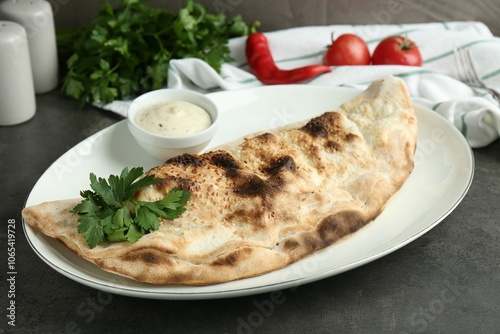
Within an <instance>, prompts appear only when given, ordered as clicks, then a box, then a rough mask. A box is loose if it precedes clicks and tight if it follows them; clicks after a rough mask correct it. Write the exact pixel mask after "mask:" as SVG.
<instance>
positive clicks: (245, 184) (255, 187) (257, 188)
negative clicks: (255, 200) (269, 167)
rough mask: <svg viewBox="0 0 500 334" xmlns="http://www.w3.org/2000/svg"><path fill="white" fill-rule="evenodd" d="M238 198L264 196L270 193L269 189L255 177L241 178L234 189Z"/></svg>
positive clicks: (262, 181) (252, 175)
mask: <svg viewBox="0 0 500 334" xmlns="http://www.w3.org/2000/svg"><path fill="white" fill-rule="evenodd" d="M233 191H234V193H235V194H237V195H239V196H264V195H266V194H269V193H271V192H272V189H271V187H270V186H269V185H268V184H267V183H266V182H265V181H264V180H262V179H261V178H260V177H258V176H257V175H254V174H251V175H249V176H247V177H242V178H241V179H240V180H239V182H238V183H237V184H236V186H235V188H234V190H233Z"/></svg>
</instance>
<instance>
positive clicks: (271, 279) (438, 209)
mask: <svg viewBox="0 0 500 334" xmlns="http://www.w3.org/2000/svg"><path fill="white" fill-rule="evenodd" d="M359 93H360V91H359V90H354V89H350V88H342V87H317V86H304V85H292V86H267V87H259V88H252V89H248V90H241V91H226V92H217V93H212V94H209V95H210V96H211V97H212V98H213V99H214V101H215V102H216V103H217V104H218V105H219V106H220V108H221V110H222V114H221V119H220V121H221V122H220V130H219V133H218V134H217V135H216V136H215V138H214V139H213V141H212V143H211V144H210V147H215V146H218V145H220V144H223V143H226V142H231V141H234V140H236V139H239V138H241V137H242V136H245V135H247V134H251V133H254V132H259V131H263V130H267V129H271V128H276V127H280V126H283V125H286V124H289V123H295V122H298V121H303V120H306V119H309V118H312V117H314V116H317V115H319V114H321V113H323V112H325V111H328V110H333V109H335V108H336V107H337V106H338V105H340V104H341V103H343V102H345V101H347V100H350V99H352V98H353V97H355V96H356V95H358V94H359ZM415 109H416V114H417V118H418V121H419V132H418V143H417V146H418V148H417V152H416V156H415V169H414V171H413V173H412V175H411V176H410V178H409V179H408V181H407V182H406V183H405V184H404V186H403V187H402V189H401V190H400V191H399V192H398V193H397V194H396V196H394V197H393V199H392V200H391V201H390V203H389V204H388V205H387V207H386V209H385V210H384V212H383V213H382V214H381V215H380V216H379V217H378V218H377V219H376V220H375V221H374V222H372V223H370V224H368V225H367V226H366V227H364V228H363V229H361V230H360V231H358V232H356V233H355V234H354V235H352V236H350V237H349V238H346V239H345V240H343V241H341V242H339V243H337V244H335V245H333V246H330V247H328V248H327V249H324V250H322V251H319V252H317V253H315V254H313V255H311V256H309V257H307V258H305V259H303V260H301V261H298V262H296V263H294V264H292V265H290V266H288V267H286V268H283V269H280V270H277V271H274V272H271V273H269V274H265V275H262V276H258V277H254V278H248V279H242V280H238V281H233V282H228V283H223V284H217V285H210V286H183V285H158V286H156V285H151V284H145V283H139V282H135V281H133V280H130V279H127V278H123V277H121V276H118V275H114V274H111V273H108V272H105V271H103V270H101V269H100V268H98V267H97V266H95V265H93V264H91V263H89V262H87V261H85V260H83V259H81V258H79V257H78V256H77V255H75V254H74V253H73V252H71V251H70V250H68V249H67V248H66V247H65V246H63V245H62V244H61V243H60V242H58V241H57V240H54V239H51V238H48V237H45V236H43V235H41V234H40V233H39V232H37V231H35V230H34V229H32V228H31V227H30V226H27V225H26V224H23V226H24V230H25V233H26V236H27V239H28V241H29V243H30V245H31V247H32V248H33V250H34V251H35V252H36V253H37V254H38V256H40V258H41V259H42V260H43V261H45V262H46V263H47V264H48V265H49V266H51V267H52V268H54V269H55V270H57V271H58V272H60V273H61V274H63V275H65V276H67V277H69V278H70V279H73V280H75V281H77V282H80V283H82V284H84V285H87V286H90V287H93V288H96V289H100V290H104V291H107V292H111V293H116V294H122V295H127V296H134V297H141V298H155V299H209V298H226V297H235V296H244V295H251V294H257V293H264V292H269V291H274V290H280V289H285V288H290V287H294V286H298V285H301V284H305V283H309V282H313V281H317V280H320V279H323V278H326V277H330V276H333V275H336V274H339V273H341V272H344V271H347V270H350V269H353V268H355V267H358V266H360V265H363V264H366V263H368V262H370V261H373V260H375V259H377V258H380V257H382V256H384V255H386V254H389V253H391V252H393V251H395V250H397V249H399V248H400V247H402V246H404V245H406V244H408V243H409V242H411V241H412V240H415V239H416V238H418V237H419V236H421V235H422V234H424V233H426V232H427V231H429V230H430V229H432V228H433V227H434V226H436V225H437V224H438V223H439V222H441V221H442V220H443V219H444V218H445V217H446V216H447V215H449V214H450V213H451V212H452V210H453V209H454V208H455V207H456V206H457V205H458V204H459V203H460V201H461V200H462V199H463V197H464V196H465V194H466V193H467V191H468V189H469V187H470V184H471V182H472V178H473V172H474V160H473V155H472V151H471V149H470V148H469V145H468V144H467V142H466V140H465V139H464V137H463V136H462V134H461V133H460V132H459V131H458V130H457V129H456V128H455V127H454V126H453V125H452V124H451V123H449V122H448V121H447V120H445V119H444V118H442V117H441V116H439V115H437V114H436V113H434V112H433V111H431V110H428V109H425V108H423V107H420V106H415ZM210 147H209V148H208V149H210ZM160 163H161V161H158V160H155V159H153V158H151V157H150V156H148V155H147V154H146V153H144V152H143V151H142V150H141V148H140V147H139V146H138V145H137V144H136V142H135V141H134V139H133V138H132V136H131V135H130V133H129V132H128V129H127V126H126V121H121V122H118V123H116V124H114V125H112V126H110V127H108V128H106V129H104V130H102V131H100V132H98V133H96V134H95V135H93V136H91V137H89V138H87V139H86V140H84V141H82V142H81V143H79V144H78V145H76V146H75V147H73V148H72V149H70V150H69V151H68V152H66V153H65V154H64V155H62V156H61V157H60V158H59V159H58V160H57V161H55V162H54V163H53V164H52V165H51V166H50V167H49V168H48V170H47V171H46V172H45V173H44V174H43V175H42V176H41V177H40V179H39V180H38V182H37V183H36V184H35V186H34V188H33V190H32V191H31V193H30V195H29V197H28V199H27V201H26V206H30V205H35V204H38V203H41V202H44V201H50V200H58V199H66V198H78V197H79V192H80V190H84V189H89V174H90V173H91V172H93V173H96V174H97V175H98V176H101V177H107V176H108V175H109V174H118V173H119V172H120V171H121V170H122V169H123V168H124V167H125V166H128V167H129V168H130V167H144V168H145V170H147V169H149V168H151V167H154V166H156V165H158V164H160Z"/></svg>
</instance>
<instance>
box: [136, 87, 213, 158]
mask: <svg viewBox="0 0 500 334" xmlns="http://www.w3.org/2000/svg"><path fill="white" fill-rule="evenodd" d="M169 101H186V102H190V103H193V104H195V105H198V106H199V107H201V108H203V109H205V110H206V111H207V112H208V114H209V115H210V117H211V118H212V124H211V125H210V126H209V127H208V128H207V129H205V130H203V131H201V132H198V133H195V134H191V135H186V136H178V137H173V136H162V135H158V134H154V133H152V132H149V131H146V130H144V129H143V128H141V127H140V126H139V125H138V124H137V123H136V122H135V116H136V115H137V113H138V112H139V111H140V110H143V109H144V108H147V107H149V106H151V105H154V104H158V103H161V102H169ZM127 119H128V121H127V123H128V128H129V130H130V132H131V133H132V135H133V136H134V138H135V140H136V141H137V143H138V144H139V145H140V146H141V147H142V148H143V149H144V150H145V151H146V152H148V153H149V154H150V155H152V156H153V157H155V158H157V159H160V160H168V159H170V158H172V157H174V156H177V155H180V154H183V153H191V154H193V153H199V152H201V151H202V150H203V149H204V148H205V147H206V146H207V145H208V143H209V142H210V140H211V139H212V138H213V136H214V135H215V133H216V132H217V127H218V124H219V110H218V108H217V105H216V104H215V103H214V102H213V101H212V100H211V99H209V98H208V97H206V96H205V95H203V94H200V93H197V92H193V91H189V90H182V89H159V90H155V91H151V92H148V93H145V94H143V95H141V96H139V97H137V98H136V99H135V100H134V101H132V103H131V104H130V106H129V108H128V114H127Z"/></svg>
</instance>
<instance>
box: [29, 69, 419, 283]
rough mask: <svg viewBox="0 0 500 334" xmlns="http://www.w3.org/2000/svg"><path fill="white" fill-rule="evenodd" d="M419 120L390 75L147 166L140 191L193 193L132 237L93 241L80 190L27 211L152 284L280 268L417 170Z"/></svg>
mask: <svg viewBox="0 0 500 334" xmlns="http://www.w3.org/2000/svg"><path fill="white" fill-rule="evenodd" d="M416 138H417V119H416V116H415V113H414V109H413V107H412V104H411V102H410V98H409V95H408V91H407V88H406V86H405V84H404V82H403V81H402V80H401V79H399V78H396V77H393V76H387V77H384V78H382V79H380V80H378V81H376V82H373V83H372V84H371V85H370V86H369V87H368V88H367V89H366V90H365V91H364V92H362V93H361V94H360V95H359V96H357V97H355V98H354V99H352V100H351V101H348V102H346V103H344V104H343V105H341V106H340V107H339V108H337V110H335V111H327V112H325V113H324V114H322V115H320V116H318V117H316V118H313V119H311V120H310V121H308V122H307V123H303V124H300V125H297V126H295V127H293V128H290V127H288V128H286V129H280V130H277V131H271V132H266V133H261V134H258V135H253V136H249V137H247V138H245V139H244V140H242V141H240V142H239V143H236V144H234V145H232V146H231V147H226V148H225V149H216V150H212V151H209V152H207V153H203V154H199V155H193V154H184V155H180V156H177V157H174V158H172V159H170V160H168V161H166V162H165V163H164V164H162V165H161V166H158V167H155V168H153V169H151V170H150V171H148V173H150V174H154V175H155V176H156V177H159V178H163V179H164V180H163V182H161V183H159V184H155V185H152V186H149V187H146V188H143V189H140V190H139V191H138V192H137V193H136V194H135V196H136V198H138V199H140V200H143V201H155V200H159V199H161V198H162V197H163V196H165V194H166V193H168V192H169V191H170V190H171V189H172V188H174V187H180V188H181V189H184V190H187V191H189V192H190V193H191V198H190V200H189V201H188V203H187V206H186V207H187V210H186V211H185V212H184V213H183V214H182V216H181V217H180V218H178V219H175V220H173V221H164V222H162V224H161V227H160V229H159V230H157V231H154V232H152V233H149V234H146V235H145V236H143V237H142V238H141V239H139V240H138V241H137V242H135V243H130V242H128V241H124V242H119V243H112V244H111V243H101V244H99V245H98V246H97V247H95V248H93V249H90V248H89V247H88V246H87V244H86V242H85V240H84V238H83V237H82V236H81V235H79V234H78V232H77V226H78V222H77V219H78V216H77V215H75V214H71V213H70V210H71V209H72V208H73V207H74V206H75V205H76V204H77V203H78V202H79V201H80V199H75V200H61V201H55V202H46V203H42V204H39V205H36V206H33V207H27V208H25V209H24V210H23V217H24V221H25V222H26V223H27V224H28V225H30V226H32V227H34V228H35V229H37V230H39V231H41V232H42V233H43V234H45V235H47V236H49V237H52V238H56V239H58V240H60V241H61V242H62V243H64V244H65V245H66V246H67V247H68V248H69V249H71V250H72V251H73V252H75V253H76V254H78V255H79V256H81V257H82V258H84V259H86V260H88V261H90V262H92V263H94V264H96V265H97V266H98V267H100V268H102V269H103V270H106V271H109V272H112V273H116V274H118V275H122V276H125V277H128V278H131V279H134V280H137V281H140V282H148V283H153V284H192V285H202V284H215V283H220V282H227V281H231V280H237V279H241V278H246V277H252V276H256V275H261V274H264V273H268V272H270V271H274V270H277V269H279V268H283V267H285V266H287V265H289V264H291V263H293V262H295V261H297V260H299V259H301V258H303V257H305V256H307V255H309V254H312V253H314V252H316V251H318V250H320V249H323V248H325V247H328V246H330V245H332V244H334V243H336V242H338V241H339V240H342V239H343V238H346V237H348V236H349V235H351V234H353V233H354V232H356V231H357V230H359V229H360V228H362V227H363V226H365V225H366V224H368V223H370V222H372V221H373V220H374V219H375V218H376V217H377V216H379V215H380V214H381V212H382V210H384V207H385V206H386V204H387V203H388V201H389V200H390V199H391V197H392V196H393V195H394V194H395V193H396V192H397V191H398V190H399V189H400V188H401V187H402V185H403V184H404V182H405V181H406V180H407V179H408V177H409V176H410V174H411V172H412V170H413V166H414V162H413V156H414V153H415V148H416Z"/></svg>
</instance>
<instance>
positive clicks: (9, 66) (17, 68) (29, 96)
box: [0, 21, 36, 125]
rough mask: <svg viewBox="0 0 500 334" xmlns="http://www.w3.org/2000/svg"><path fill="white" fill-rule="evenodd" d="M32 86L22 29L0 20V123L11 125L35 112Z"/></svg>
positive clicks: (19, 26)
mask: <svg viewBox="0 0 500 334" xmlns="http://www.w3.org/2000/svg"><path fill="white" fill-rule="evenodd" d="M35 111H36V103H35V89H34V85H33V75H32V71H31V62H30V55H29V50H28V42H27V40H26V31H25V30H24V28H23V27H22V26H21V25H20V24H18V23H15V22H10V21H0V125H15V124H19V123H23V122H25V121H27V120H29V119H31V118H32V117H33V116H34V115H35Z"/></svg>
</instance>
